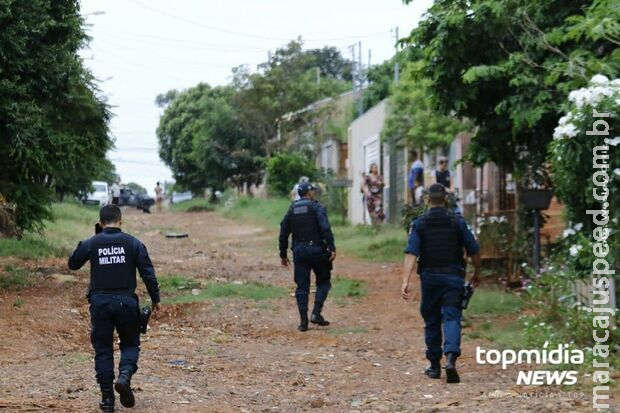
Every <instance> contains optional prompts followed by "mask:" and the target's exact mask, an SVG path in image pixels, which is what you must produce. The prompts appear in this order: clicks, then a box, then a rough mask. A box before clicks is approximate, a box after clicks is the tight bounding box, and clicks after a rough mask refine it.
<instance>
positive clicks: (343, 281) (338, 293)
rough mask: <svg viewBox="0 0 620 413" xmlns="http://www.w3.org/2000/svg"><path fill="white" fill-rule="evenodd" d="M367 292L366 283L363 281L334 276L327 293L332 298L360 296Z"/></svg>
mask: <svg viewBox="0 0 620 413" xmlns="http://www.w3.org/2000/svg"><path fill="white" fill-rule="evenodd" d="M366 294H367V290H366V285H365V283H364V282H363V281H360V280H352V279H349V278H342V277H340V276H336V277H334V279H333V280H332V289H331V291H330V292H329V295H330V296H331V297H333V298H342V297H362V296H364V295H366Z"/></svg>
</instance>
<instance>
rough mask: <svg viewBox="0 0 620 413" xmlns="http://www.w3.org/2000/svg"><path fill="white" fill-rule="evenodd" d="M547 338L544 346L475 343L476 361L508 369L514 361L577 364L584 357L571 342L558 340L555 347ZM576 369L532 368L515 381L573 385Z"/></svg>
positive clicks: (533, 383) (522, 363) (521, 363)
mask: <svg viewBox="0 0 620 413" xmlns="http://www.w3.org/2000/svg"><path fill="white" fill-rule="evenodd" d="M548 346H549V342H545V344H544V346H543V348H542V349H523V350H517V351H515V350H508V349H506V350H502V351H500V350H494V349H483V348H481V347H476V362H477V363H478V364H491V365H501V367H502V369H503V370H506V369H507V368H508V366H511V365H515V364H516V365H524V366H532V365H537V366H541V365H556V366H561V365H564V366H565V365H570V366H577V365H580V364H583V363H584V361H585V354H584V352H583V350H579V349H570V348H569V345H568V344H558V346H557V347H555V348H548ZM577 374H578V372H577V370H567V369H556V370H552V369H542V368H541V369H537V368H535V369H533V370H520V371H519V372H518V374H517V379H516V382H517V384H519V385H528V386H543V385H569V386H570V385H574V384H577Z"/></svg>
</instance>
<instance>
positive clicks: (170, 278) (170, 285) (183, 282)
mask: <svg viewBox="0 0 620 413" xmlns="http://www.w3.org/2000/svg"><path fill="white" fill-rule="evenodd" d="M157 281H158V282H159V288H160V289H161V290H162V291H165V292H177V291H179V290H185V289H190V288H197V287H200V283H199V282H197V281H195V280H192V279H190V278H187V277H184V276H182V275H169V274H166V275H162V276H159V277H157Z"/></svg>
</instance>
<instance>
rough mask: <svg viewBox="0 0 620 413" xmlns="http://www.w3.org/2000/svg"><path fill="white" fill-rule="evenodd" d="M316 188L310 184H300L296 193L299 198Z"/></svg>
mask: <svg viewBox="0 0 620 413" xmlns="http://www.w3.org/2000/svg"><path fill="white" fill-rule="evenodd" d="M315 189H316V187H315V186H314V185H312V184H311V183H310V182H302V183H300V184H299V186H298V187H297V193H298V194H299V196H304V195H306V194H307V193H308V192H310V191H314V190H315Z"/></svg>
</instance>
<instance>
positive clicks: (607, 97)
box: [549, 75, 620, 229]
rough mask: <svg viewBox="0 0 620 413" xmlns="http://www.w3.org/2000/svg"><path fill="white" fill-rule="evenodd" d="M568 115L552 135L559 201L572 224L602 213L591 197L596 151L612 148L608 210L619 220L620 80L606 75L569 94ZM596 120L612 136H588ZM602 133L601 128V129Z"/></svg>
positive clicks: (599, 204) (599, 205)
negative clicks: (593, 212) (589, 212)
mask: <svg viewBox="0 0 620 413" xmlns="http://www.w3.org/2000/svg"><path fill="white" fill-rule="evenodd" d="M568 100H569V103H568V111H567V113H566V115H564V116H562V117H561V118H560V120H559V122H558V126H557V127H556V128H555V132H554V134H553V137H554V141H553V142H552V143H551V151H550V158H549V161H550V164H551V168H552V174H553V176H552V179H553V184H554V187H555V189H556V194H557V196H558V198H559V199H560V200H561V201H562V202H563V203H564V205H565V206H566V213H567V218H568V219H569V220H570V221H573V222H584V223H585V226H586V229H591V226H592V225H591V224H590V223H589V220H588V219H586V218H587V217H586V213H585V212H586V210H588V209H601V202H599V201H596V200H595V199H594V197H593V195H592V191H593V189H594V184H593V182H592V173H593V172H594V170H593V168H592V159H593V152H592V151H593V148H594V147H595V146H601V145H605V144H606V143H607V145H608V146H609V151H608V154H609V159H608V160H607V161H608V163H609V165H610V167H609V168H608V170H607V174H608V176H609V182H608V188H609V199H608V202H609V209H610V213H611V215H610V217H611V218H616V228H617V218H618V217H619V216H620V152H619V151H618V150H617V149H618V145H620V79H614V80H611V81H610V80H609V79H607V78H606V77H605V76H603V75H596V76H594V77H592V79H591V80H590V83H589V85H588V87H585V88H581V89H578V90H574V91H572V92H570V94H569V95H568ZM594 110H596V111H597V112H598V113H608V114H609V116H608V117H594V115H593V113H594V112H593V111H594ZM596 120H604V121H605V122H607V124H608V125H609V136H608V137H607V138H608V139H607V140H606V141H604V140H603V139H604V138H605V137H603V136H597V135H587V134H586V132H587V131H591V130H592V124H593V123H594V122H595V121H596ZM598 130H602V126H599V127H598Z"/></svg>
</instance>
